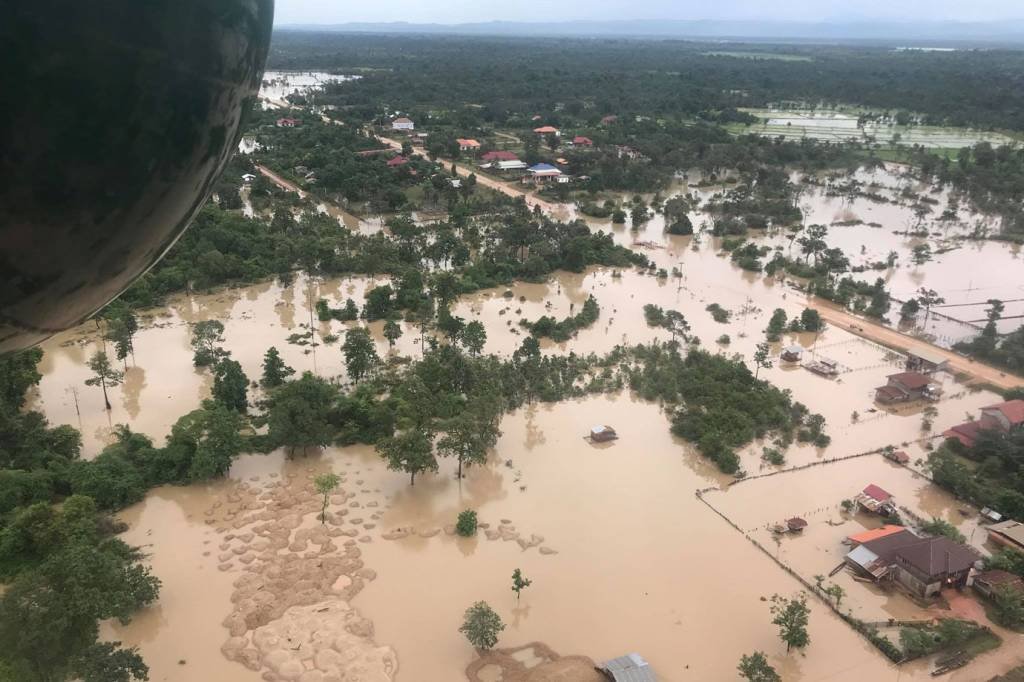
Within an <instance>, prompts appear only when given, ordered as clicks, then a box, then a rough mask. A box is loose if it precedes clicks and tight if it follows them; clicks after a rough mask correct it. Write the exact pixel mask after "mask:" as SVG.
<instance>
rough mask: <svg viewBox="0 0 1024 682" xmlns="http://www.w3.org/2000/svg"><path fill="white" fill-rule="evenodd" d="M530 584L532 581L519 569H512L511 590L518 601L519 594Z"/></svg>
mask: <svg viewBox="0 0 1024 682" xmlns="http://www.w3.org/2000/svg"><path fill="white" fill-rule="evenodd" d="M532 584H533V581H532V580H530V579H529V578H527V577H526V576H524V575H523V572H522V571H521V570H520V569H518V568H517V569H516V570H514V571H512V591H513V592H515V593H516V601H519V594H520V593H521V592H522V591H523V590H525V589H526V588H527V587H529V586H530V585H532Z"/></svg>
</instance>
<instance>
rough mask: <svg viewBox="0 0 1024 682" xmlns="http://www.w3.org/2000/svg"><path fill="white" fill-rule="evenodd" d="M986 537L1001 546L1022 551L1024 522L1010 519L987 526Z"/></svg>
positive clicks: (1023, 545)
mask: <svg viewBox="0 0 1024 682" xmlns="http://www.w3.org/2000/svg"><path fill="white" fill-rule="evenodd" d="M988 539H989V540H991V541H992V542H994V543H996V544H997V545H1001V546H1002V547H1008V548H1009V549H1015V550H1017V551H1018V552H1024V523H1021V522H1020V521H1014V520H1012V519H1009V520H1006V521H1001V522H1000V523H994V524H992V525H991V526H989V527H988Z"/></svg>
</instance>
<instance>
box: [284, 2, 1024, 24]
mask: <svg viewBox="0 0 1024 682" xmlns="http://www.w3.org/2000/svg"><path fill="white" fill-rule="evenodd" d="M276 6H277V9H276V12H277V14H276V21H275V23H277V24H340V23H347V22H353V21H357V22H390V21H407V22H412V23H441V24H453V23H464V22H477V21H492V20H506V21H572V20H580V19H584V20H587V19H589V20H601V21H604V20H614V19H684V20H686V19H740V20H744V19H752V20H764V19H768V20H771V19H775V20H781V21H857V20H872V19H878V20H888V21H891V20H912V21H920V20H922V19H930V20H959V21H998V20H1003V19H1020V18H1024V1H1022V0H856V2H854V1H852V0H778V1H777V2H768V1H767V0H722V1H720V2H708V1H707V0H557V1H553V0H499V1H495V0H374V1H372V2H366V1H365V0H360V1H359V2H355V1H353V0H276Z"/></svg>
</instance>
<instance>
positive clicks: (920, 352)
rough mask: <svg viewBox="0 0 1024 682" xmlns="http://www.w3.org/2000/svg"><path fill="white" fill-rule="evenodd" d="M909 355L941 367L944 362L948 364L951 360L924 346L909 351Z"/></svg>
mask: <svg viewBox="0 0 1024 682" xmlns="http://www.w3.org/2000/svg"><path fill="white" fill-rule="evenodd" d="M907 355H909V356H911V357H915V358H920V359H921V360H924V361H925V362H930V363H931V364H933V365H941V364H942V363H944V362H948V361H949V359H948V358H947V357H946V356H945V355H943V354H942V353H941V352H940V351H937V350H932V349H931V348H925V347H923V346H921V347H918V348H911V349H910V350H908V351H907Z"/></svg>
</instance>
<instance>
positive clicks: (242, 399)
mask: <svg viewBox="0 0 1024 682" xmlns="http://www.w3.org/2000/svg"><path fill="white" fill-rule="evenodd" d="M248 391H249V379H248V378H246V376H245V372H243V371H242V365H240V364H239V363H238V362H237V361H235V360H231V359H228V358H225V359H223V360H221V361H220V362H218V363H217V365H216V367H214V370H213V399H214V400H216V401H217V402H219V403H221V404H222V405H224V406H225V407H227V408H228V409H231V410H234V411H236V412H245V410H246V408H247V407H249V401H248V398H247V396H248Z"/></svg>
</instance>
